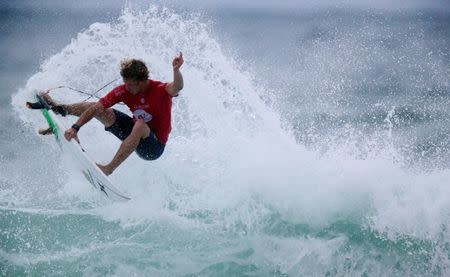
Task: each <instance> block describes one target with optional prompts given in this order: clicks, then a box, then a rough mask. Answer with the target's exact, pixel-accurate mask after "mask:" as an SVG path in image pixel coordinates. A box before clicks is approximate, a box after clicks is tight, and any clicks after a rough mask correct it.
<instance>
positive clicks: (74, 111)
mask: <svg viewBox="0 0 450 277" xmlns="http://www.w3.org/2000/svg"><path fill="white" fill-rule="evenodd" d="M41 96H42V97H43V98H44V100H45V101H46V102H47V103H48V104H49V105H50V107H52V110H54V111H55V112H57V111H58V110H62V111H64V113H65V114H69V115H74V116H80V115H81V114H82V113H84V112H85V111H86V110H87V109H89V108H90V107H92V106H93V105H94V104H95V103H96V102H79V103H74V104H58V103H56V102H55V101H54V100H53V99H52V98H51V96H50V95H49V94H48V93H43V94H41ZM59 113H61V112H59ZM65 114H64V115H65ZM94 116H95V118H96V119H97V120H99V121H100V122H101V123H102V124H103V125H105V127H109V126H111V125H113V124H114V122H115V121H116V116H115V114H114V112H113V110H112V109H106V110H105V111H103V112H99V113H96V114H95V115H94Z"/></svg>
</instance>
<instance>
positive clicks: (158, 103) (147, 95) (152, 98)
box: [99, 80, 172, 144]
mask: <svg viewBox="0 0 450 277" xmlns="http://www.w3.org/2000/svg"><path fill="white" fill-rule="evenodd" d="M166 86H167V83H162V82H159V81H154V80H148V89H147V90H146V91H145V92H142V93H138V94H132V93H131V92H129V91H128V90H126V88H125V84H123V85H121V86H118V87H116V88H114V89H113V90H111V91H110V92H109V93H108V94H106V95H105V96H104V97H102V98H101V99H100V100H99V102H100V104H102V105H103V107H105V109H107V108H110V107H112V106H113V105H114V104H117V103H119V102H123V103H125V105H127V106H128V108H130V110H131V112H132V113H133V119H134V120H135V121H136V120H137V119H144V121H145V122H146V123H147V125H148V127H150V130H151V131H152V132H153V133H154V134H155V135H156V137H157V138H158V140H159V141H160V142H161V143H163V144H166V143H167V139H168V138H169V133H170V130H171V129H172V126H171V112H172V96H170V95H169V94H168V93H167V91H166Z"/></svg>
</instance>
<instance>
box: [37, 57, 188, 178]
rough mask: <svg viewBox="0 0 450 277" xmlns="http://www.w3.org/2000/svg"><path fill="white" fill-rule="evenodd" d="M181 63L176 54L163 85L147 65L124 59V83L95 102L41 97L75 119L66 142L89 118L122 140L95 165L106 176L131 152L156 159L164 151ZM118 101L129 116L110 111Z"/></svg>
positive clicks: (181, 79) (179, 86)
mask: <svg viewBox="0 0 450 277" xmlns="http://www.w3.org/2000/svg"><path fill="white" fill-rule="evenodd" d="M183 62H184V60H183V54H182V53H181V52H180V53H179V55H178V56H176V57H175V58H174V59H173V61H172V67H173V81H172V82H171V83H163V82H160V81H156V80H151V79H149V71H148V69H147V66H146V65H145V63H144V62H142V61H141V60H137V59H127V60H124V61H122V62H121V64H120V75H121V76H122V79H123V82H124V84H122V85H120V86H118V87H116V88H114V89H113V90H111V91H110V92H109V93H108V94H106V95H105V96H104V97H102V98H100V99H99V101H98V102H80V103H74V104H63V105H61V104H57V103H55V102H54V101H53V99H52V98H51V97H50V95H49V92H48V91H47V92H45V93H43V94H42V97H43V98H44V99H45V100H46V101H47V103H48V104H49V105H50V107H51V108H52V110H53V111H55V112H56V113H60V114H62V115H65V114H70V115H74V116H78V117H79V118H78V120H77V121H76V122H75V124H73V125H72V127H71V128H69V129H67V130H66V131H65V133H64V137H65V138H66V139H67V140H69V141H70V140H71V139H75V140H77V141H78V136H77V134H78V132H79V130H80V128H81V127H82V126H83V125H84V124H86V123H88V122H89V121H90V120H91V119H92V118H96V119H97V120H99V121H100V122H101V123H102V124H103V125H104V126H105V130H106V131H108V132H110V133H112V134H113V135H115V136H116V137H117V138H119V139H120V140H122V144H121V145H120V147H119V149H118V150H117V152H116V154H115V155H114V158H113V159H112V160H111V162H110V163H108V164H105V165H102V164H97V166H98V167H99V168H100V169H101V170H102V171H103V173H105V174H106V175H110V174H111V173H113V172H114V170H115V169H116V168H117V167H118V166H119V165H120V164H121V163H122V162H123V161H125V160H126V159H127V158H128V156H129V155H130V154H131V153H132V152H133V151H136V154H137V155H138V156H139V157H141V158H142V159H144V160H155V159H158V158H159V157H160V156H161V155H162V153H163V152H164V148H165V145H166V143H167V140H168V137H169V133H170V131H171V113H172V97H175V96H178V93H179V92H180V91H181V90H182V89H183V76H182V75H181V72H180V67H181V65H182V64H183ZM120 102H123V103H124V104H125V105H126V106H128V108H129V109H130V111H131V112H132V113H133V117H130V116H128V115H126V114H124V113H122V112H120V111H118V110H116V109H113V108H112V106H114V105H115V104H117V103H120Z"/></svg>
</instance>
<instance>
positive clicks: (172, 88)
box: [166, 52, 184, 97]
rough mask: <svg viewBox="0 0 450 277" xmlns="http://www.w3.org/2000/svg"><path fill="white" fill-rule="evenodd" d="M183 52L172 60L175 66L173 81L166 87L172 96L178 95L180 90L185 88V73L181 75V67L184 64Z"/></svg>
mask: <svg viewBox="0 0 450 277" xmlns="http://www.w3.org/2000/svg"><path fill="white" fill-rule="evenodd" d="M183 63H184V60H183V53H181V52H180V54H179V55H178V56H177V57H175V58H174V59H173V61H172V67H173V82H172V83H169V84H168V85H167V87H166V90H167V92H168V93H169V95H170V96H174V97H175V96H178V92H180V90H182V89H183V85H184V84H183V75H181V72H180V67H181V66H182V65H183Z"/></svg>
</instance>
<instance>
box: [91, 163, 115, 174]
mask: <svg viewBox="0 0 450 277" xmlns="http://www.w3.org/2000/svg"><path fill="white" fill-rule="evenodd" d="M95 164H96V165H97V166H98V168H100V170H101V171H102V172H103V173H105V175H106V176H108V175H111V173H113V170H112V169H111V167H109V166H107V165H101V164H98V163H95Z"/></svg>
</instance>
